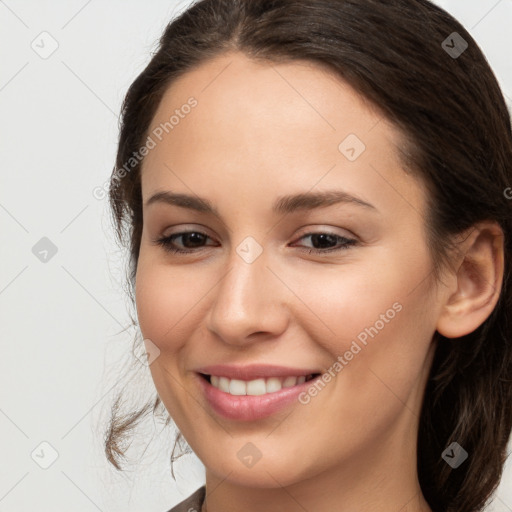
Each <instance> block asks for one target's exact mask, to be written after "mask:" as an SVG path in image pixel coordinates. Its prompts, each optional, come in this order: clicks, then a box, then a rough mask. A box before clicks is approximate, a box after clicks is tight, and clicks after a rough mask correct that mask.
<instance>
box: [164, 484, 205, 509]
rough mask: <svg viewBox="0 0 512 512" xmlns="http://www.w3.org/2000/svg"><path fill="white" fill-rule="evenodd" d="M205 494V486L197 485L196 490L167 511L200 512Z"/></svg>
mask: <svg viewBox="0 0 512 512" xmlns="http://www.w3.org/2000/svg"><path fill="white" fill-rule="evenodd" d="M205 494H206V486H204V485H203V486H202V487H199V489H197V491H195V492H194V493H193V494H191V495H190V496H189V497H188V498H187V499H186V500H184V501H182V502H181V503H178V505H176V506H175V507H174V508H171V510H168V511H167V512H201V507H202V506H203V501H204V497H205Z"/></svg>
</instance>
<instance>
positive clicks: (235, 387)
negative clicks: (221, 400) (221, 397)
mask: <svg viewBox="0 0 512 512" xmlns="http://www.w3.org/2000/svg"><path fill="white" fill-rule="evenodd" d="M229 393H230V394H231V395H246V394H247V384H246V383H245V381H243V380H237V379H231V381H230V382H229Z"/></svg>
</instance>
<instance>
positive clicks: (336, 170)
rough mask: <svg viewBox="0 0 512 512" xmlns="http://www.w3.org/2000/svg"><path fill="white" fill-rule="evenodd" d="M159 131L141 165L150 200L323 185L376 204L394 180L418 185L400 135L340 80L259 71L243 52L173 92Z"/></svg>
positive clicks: (292, 66) (300, 69)
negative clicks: (359, 192)
mask: <svg viewBox="0 0 512 512" xmlns="http://www.w3.org/2000/svg"><path fill="white" fill-rule="evenodd" d="M189 105H194V106H193V107H190V106H189ZM155 130H156V132H157V133H159V134H160V135H159V136H160V138H161V140H158V138H157V137H154V136H153V138H155V142H156V144H155V147H154V149H152V150H151V151H150V153H149V154H148V155H147V156H146V158H145V161H144V164H143V171H142V174H143V178H142V182H143V194H144V193H145V195H147V194H148V193H149V192H150V189H151V191H154V190H155V189H156V188H170V187H172V188H179V189H180V190H181V191H184V185H186V186H187V185H190V187H191V188H193V189H194V190H193V192H196V191H197V193H199V190H201V189H202V188H203V192H204V193H205V194H206V195H208V192H210V195H211V190H212V186H213V185H214V184H215V186H216V187H222V184H223V183H224V180H229V181H230V182H231V183H236V184H237V185H238V190H240V193H242V194H243V193H244V192H245V193H247V194H250V193H251V191H252V192H254V191H255V190H256V189H255V188H254V187H256V186H257V187H258V190H259V191H260V192H261V191H262V184H267V185H268V188H267V190H266V192H268V194H270V193H272V192H274V195H275V190H276V189H282V190H287V191H288V192H290V191H291V189H293V187H294V186H297V188H298V189H300V190H304V189H310V188H311V187H313V186H314V185H315V183H319V185H320V186H323V187H327V188H328V187H331V186H334V185H336V186H338V185H339V184H340V183H342V182H343V183H342V184H344V185H346V187H348V188H349V189H350V188H352V189H354V188H359V189H361V187H362V186H363V185H364V187H365V188H366V189H368V192H369V194H370V195H372V194H374V195H379V194H380V195H382V193H383V183H384V181H385V180H386V179H388V178H392V180H393V181H396V180H398V182H403V184H404V185H405V186H412V185H413V184H412V183H410V182H411V178H410V176H408V175H407V174H406V173H404V171H403V169H402V165H401V163H400V161H399V156H398V151H397V145H401V144H403V141H402V138H401V136H400V133H399V132H398V130H397V129H396V128H395V127H394V126H393V125H392V124H391V123H389V122H388V121H387V120H386V119H385V118H383V117H382V115H380V113H379V112H378V111H377V110H376V109H375V108H373V107H372V105H371V104H370V103H369V102H368V101H366V100H365V99H364V98H363V97H362V96H361V95H359V94H358V93H357V92H356V91H355V90H354V89H352V88H351V87H350V86H349V85H347V84H346V83H345V82H343V81H342V80H340V79H339V78H338V77H336V76H335V75H334V73H332V72H330V71H329V70H328V69H327V68H326V67H323V66H319V65H316V64H314V63H311V62H307V61H298V62H287V63H279V64H275V63H269V62H258V61H254V60H252V59H250V58H248V57H246V56H244V55H243V54H241V53H238V52H236V53H229V54H225V55H222V56H220V57H218V58H215V59H213V60H211V61H208V62H206V63H203V64H201V65H200V66H199V67H197V68H196V69H193V70H191V71H189V72H187V73H185V74H184V75H182V76H181V77H180V78H179V79H178V80H176V81H175V82H174V83H173V84H172V85H171V86H170V87H169V88H168V89H167V91H166V92H165V94H164V96H163V98H162V100H161V103H160V105H159V108H158V110H157V112H156V114H155V116H154V118H153V120H152V123H151V126H150V129H149V131H148V134H149V135H151V134H154V133H155ZM347 150H349V152H348V153H347ZM350 150H354V151H352V154H350ZM354 153H355V156H356V158H355V159H354V158H353V156H354ZM390 174H392V175H393V176H392V177H391V176H390ZM320 182H321V183H320ZM144 189H145V190H144ZM372 189H373V190H372ZM188 192H190V190H189V191H188ZM387 192H389V191H387ZM394 194H396V192H394ZM203 195H204V194H203ZM389 199H390V200H393V199H392V198H391V196H390V197H389ZM394 200H395V201H396V197H395V198H394ZM418 200H421V198H418Z"/></svg>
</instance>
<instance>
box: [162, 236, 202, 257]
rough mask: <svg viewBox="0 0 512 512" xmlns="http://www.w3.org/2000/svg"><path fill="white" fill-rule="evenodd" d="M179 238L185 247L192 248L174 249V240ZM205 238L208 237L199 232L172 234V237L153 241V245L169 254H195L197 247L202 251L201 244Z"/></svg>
mask: <svg viewBox="0 0 512 512" xmlns="http://www.w3.org/2000/svg"><path fill="white" fill-rule="evenodd" d="M179 238H182V242H183V244H184V245H185V246H187V245H188V244H190V245H191V246H192V248H191V249H188V248H185V249H180V248H179V247H176V244H175V240H177V239H179ZM207 238H210V237H209V236H208V235H207V234H206V233H203V232H201V231H182V232H180V233H174V234H173V235H169V236H165V237H162V238H158V239H157V240H154V243H155V244H157V245H161V246H162V247H163V248H164V250H165V251H167V252H170V253H179V254H188V253H193V252H197V251H196V250H194V249H197V248H198V246H199V249H202V247H201V243H202V242H204V241H205V240H206V239H207Z"/></svg>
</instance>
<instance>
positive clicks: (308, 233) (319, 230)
mask: <svg viewBox="0 0 512 512" xmlns="http://www.w3.org/2000/svg"><path fill="white" fill-rule="evenodd" d="M205 231H206V230H203V229H202V228H201V229H195V228H194V229H180V231H176V233H170V234H168V235H164V237H163V238H171V237H175V238H174V239H173V242H174V241H175V240H176V239H178V238H180V236H182V235H186V234H189V233H201V234H203V235H205V236H206V237H207V238H209V239H210V240H214V241H215V242H217V240H216V239H215V237H213V236H210V235H209V234H208V233H206V232H205ZM317 234H327V235H331V236H334V237H339V238H342V239H345V240H354V241H356V242H359V241H360V239H359V237H358V236H356V235H354V234H353V233H352V232H349V234H340V233H336V232H334V231H333V230H331V229H329V228H321V227H319V228H309V229H307V230H306V231H304V232H303V233H300V234H298V235H296V236H294V238H293V241H292V243H297V242H298V241H300V240H302V239H303V238H305V237H308V236H312V235H317ZM217 243H218V242H217Z"/></svg>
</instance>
